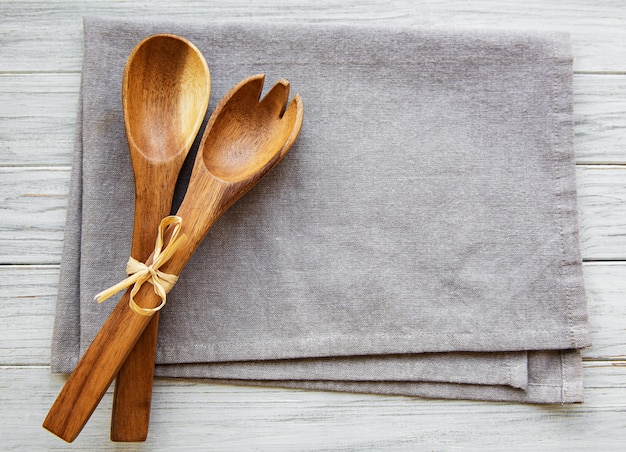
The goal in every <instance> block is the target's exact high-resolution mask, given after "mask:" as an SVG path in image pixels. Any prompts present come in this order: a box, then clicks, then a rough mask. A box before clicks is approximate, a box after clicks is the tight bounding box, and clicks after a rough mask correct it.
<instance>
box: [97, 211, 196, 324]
mask: <svg viewBox="0 0 626 452" xmlns="http://www.w3.org/2000/svg"><path fill="white" fill-rule="evenodd" d="M182 222H183V219H182V218H181V217H178V216H174V215H171V216H168V217H165V218H163V220H161V224H160V225H159V230H158V235H157V239H156V244H155V247H154V253H153V254H152V263H151V264H150V265H146V264H144V263H143V262H139V261H138V260H136V259H135V258H133V257H132V256H131V257H130V258H129V259H128V263H127V264H126V274H128V275H129V276H128V278H126V279H124V280H123V281H120V282H119V283H117V284H115V285H113V286H111V287H109V288H108V289H106V290H103V291H102V292H100V293H99V294H97V295H96V296H95V297H94V298H95V300H96V301H97V302H98V303H102V302H103V301H104V300H106V299H107V298H110V297H112V296H113V295H115V294H116V293H118V292H119V291H121V290H124V289H126V288H127V287H130V286H131V285H132V286H133V288H132V290H131V291H130V300H129V302H128V304H129V306H130V308H131V309H132V310H133V312H135V313H137V314H139V315H143V316H151V315H153V314H154V313H155V312H157V311H159V310H160V309H161V308H162V307H163V306H165V303H166V299H167V293H168V292H169V291H170V290H171V289H172V287H174V284H176V281H178V276H176V275H171V274H169V273H165V272H162V271H160V270H159V267H161V265H163V264H165V263H166V262H167V261H168V260H170V259H171V258H172V256H173V255H174V253H175V252H176V250H177V249H178V248H179V247H180V246H181V245H182V244H183V243H184V242H185V240H186V238H187V237H186V236H185V234H180V235H179V233H180V228H181V226H182ZM172 225H173V227H174V229H173V230H172V235H171V237H170V240H169V241H168V243H167V245H166V246H165V247H164V246H163V236H164V235H165V231H166V230H167V228H168V227H169V226H172ZM145 282H149V283H150V284H152V286H153V287H154V292H155V293H156V294H157V295H158V296H159V298H161V304H160V305H159V306H157V307H156V308H142V307H141V306H139V305H138V304H137V303H135V299H134V297H135V295H136V294H137V292H138V291H139V289H140V288H141V286H142V285H143V284H144V283H145Z"/></svg>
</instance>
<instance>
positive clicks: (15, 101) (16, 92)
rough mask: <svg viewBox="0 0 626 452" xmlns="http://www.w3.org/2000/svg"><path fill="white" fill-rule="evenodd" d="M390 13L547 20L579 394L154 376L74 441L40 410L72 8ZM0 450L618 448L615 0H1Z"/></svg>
mask: <svg viewBox="0 0 626 452" xmlns="http://www.w3.org/2000/svg"><path fill="white" fill-rule="evenodd" d="M85 14H88V15H96V14H101V15H109V16H111V15H112V16H124V17H131V16H140V17H155V18H165V19H167V18H172V17H178V18H190V19H194V18H197V17H202V16H204V17H212V18H220V17H222V18H241V19H243V20H251V19H254V20H265V21H278V22H281V21H289V20H296V19H297V20H302V21H344V20H345V21H356V22H360V23H368V22H378V21H381V20H383V19H384V20H391V21H395V22H398V23H404V24H419V25H422V26H428V27H450V26H456V27H459V26H463V27H465V26H471V27H481V28H503V27H504V28H532V29H558V30H564V31H568V32H570V33H571V36H572V43H573V49H574V55H575V64H574V68H575V75H574V91H575V97H574V101H575V121H576V125H575V149H576V154H577V161H578V173H577V175H578V190H579V192H578V193H579V204H580V227H581V246H582V251H583V255H584V259H585V265H584V270H585V278H586V284H587V294H588V301H589V313H590V317H591V325H592V334H593V336H592V337H593V341H594V346H593V347H592V348H591V349H589V350H586V351H585V353H584V357H585V396H586V402H585V403H584V404H582V405H578V406H571V407H570V406H563V407H560V406H550V407H538V406H526V405H516V404H506V403H482V402H463V401H460V402H459V401H441V400H423V399H413V398H404V397H380V396H370V395H351V394H339V393H325V392H305V391H293V390H278V389H257V388H242V387H230V386H219V385H210V384H206V383H204V382H201V381H190V380H182V381H174V380H157V382H156V388H155V394H154V402H153V414H152V422H151V431H150V435H149V439H148V441H147V442H146V443H144V444H115V443H111V442H110V441H109V437H108V430H109V416H110V405H111V394H110V393H109V394H107V396H105V399H104V400H103V402H102V403H101V405H100V407H99V409H98V410H97V411H96V413H95V414H94V416H93V417H92V418H91V420H90V422H89V423H88V425H87V427H86V428H85V430H84V431H83V433H82V434H81V435H80V436H79V438H78V439H77V440H76V442H74V443H73V444H72V445H67V444H65V443H63V442H62V441H61V440H59V439H57V438H56V437H54V436H52V435H51V434H49V433H48V432H47V431H45V430H44V429H43V428H41V423H42V421H43V419H44V417H45V415H46V413H47V410H48V408H49V407H50V405H51V403H52V402H53V400H54V398H55V397H56V395H57V394H58V392H59V390H60V388H61V386H62V385H63V383H64V378H62V377H60V376H55V375H52V374H51V373H50V369H49V362H50V358H49V353H50V352H49V350H50V337H51V334H52V324H53V316H54V309H55V297H56V287H57V278H58V272H59V261H60V255H61V246H62V241H63V223H64V218H65V209H66V204H67V194H68V184H69V176H70V157H71V151H72V141H73V131H74V126H75V115H76V107H77V103H78V88H79V83H80V68H81V56H82V16H83V15H85ZM0 199H1V203H0V231H1V233H0V278H1V281H2V283H1V284H2V291H1V295H0V449H1V450H13V449H21V450H29V451H35V450H52V449H65V448H67V449H77V450H189V449H201V450H211V449H217V450H242V449H243V450H246V449H255V450H329V449H330V450H336V449H341V450H361V449H375V450H398V449H399V450H407V449H409V450H415V449H419V450H422V449H427V450H442V449H443V450H446V449H458V448H467V449H480V450H484V449H511V448H519V449H530V450H537V449H540V450H554V449H563V450H576V449H581V450H592V449H593V450H624V449H625V448H626V334H625V332H626V297H625V296H624V293H625V289H626V2H624V1H620V0H614V1H610V0H595V1H593V2H589V1H587V0H568V1H560V0H520V1H506V0H491V1H489V0H484V1H480V2H466V1H449V2H445V1H436V0H430V1H423V2H413V1H410V0H406V1H399V0H396V1H386V2H385V1H375V0H369V1H357V0H351V1H344V2H341V1H339V0H315V1H307V0H304V1H297V0H283V1H280V0H263V1H254V2H253V1H252V0H220V1H213V2H210V1H207V2H201V1H186V2H180V3H176V2H174V1H172V0H163V1H136V2H130V1H121V0H120V1H114V0H107V1H100V2H96V1H93V2H88V1H78V0H65V1H61V0H55V1H19V0H0Z"/></svg>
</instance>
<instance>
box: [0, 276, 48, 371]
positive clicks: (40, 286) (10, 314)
mask: <svg viewBox="0 0 626 452" xmlns="http://www.w3.org/2000/svg"><path fill="white" fill-rule="evenodd" d="M0 279H1V280H2V281H3V284H2V291H0V331H2V334H0V365H20V366H23V365H46V364H49V363H50V340H51V338H52V326H53V324H54V312H55V304H56V297H57V288H58V281H59V267H58V265H57V266H28V265H26V266H21V265H9V266H0Z"/></svg>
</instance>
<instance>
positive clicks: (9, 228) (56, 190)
mask: <svg viewBox="0 0 626 452" xmlns="http://www.w3.org/2000/svg"><path fill="white" fill-rule="evenodd" d="M69 179H70V169H69V168H68V167H47V168H39V167H32V168H31V167H28V168H21V167H5V168H2V167H0V203H1V205H2V209H1V210H0V250H1V251H0V264H58V263H59V262H60V260H61V247H62V244H63V229H64V225H65V214H66V208H67V196H68V191H69Z"/></svg>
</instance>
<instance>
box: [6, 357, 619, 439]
mask: <svg viewBox="0 0 626 452" xmlns="http://www.w3.org/2000/svg"><path fill="white" fill-rule="evenodd" d="M584 375H585V381H586V388H585V397H586V400H585V403H584V404H582V405H576V406H558V405H554V406H547V407H537V406H529V405H520V404H517V405H516V404H509V403H481V402H459V401H445V400H426V399H416V398H410V397H393V396H391V397H390V396H371V395H359V394H342V393H331V392H315V391H310V392H308V391H294V390H280V389H269V388H268V389H259V388H251V387H236V386H227V385H213V384H207V383H204V382H201V381H195V380H166V379H161V380H157V381H156V382H155V388H154V401H153V404H154V412H153V415H152V429H151V434H150V436H149V438H148V440H147V441H146V442H145V443H144V444H142V445H141V446H138V445H133V444H119V443H111V442H109V440H108V425H109V413H110V407H111V399H112V397H111V396H112V394H111V392H110V391H109V392H108V393H107V394H106V395H105V397H104V399H103V402H102V404H101V406H100V408H99V409H98V410H97V411H96V412H95V413H94V416H93V418H92V420H91V422H90V423H89V424H87V426H86V427H85V429H84V431H83V432H82V434H81V435H80V436H79V437H78V438H77V440H76V441H75V442H74V443H73V444H72V446H71V447H70V446H68V445H64V444H63V443H60V442H59V440H58V438H55V437H53V436H52V435H50V434H49V433H48V432H46V431H45V430H43V429H41V428H40V427H39V426H38V423H37V422H35V420H38V418H39V417H40V415H41V413H42V412H45V410H46V409H47V403H46V402H47V401H48V400H50V398H51V397H54V394H56V393H57V392H58V390H59V389H60V387H61V385H62V384H63V382H64V379H63V378H62V377H59V376H51V375H50V374H49V369H47V368H46V367H19V366H14V367H6V368H0V386H2V387H3V389H4V390H3V391H2V392H0V404H1V406H2V410H1V411H0V425H1V427H0V428H1V429H2V445H3V448H4V449H5V450H12V449H26V450H89V451H105V450H115V451H121V450H150V451H171V450H203V451H206V450H223V451H226V450H237V451H238V450H258V451H277V450H298V451H309V450H310V451H320V450H342V451H343V450H349V451H358V450H385V451H387V450H459V449H460V450H502V448H503V445H505V446H504V447H505V448H506V450H581V451H582V450H598V449H596V448H594V446H596V447H599V448H600V449H601V450H608V451H612V450H615V451H617V450H622V449H621V448H622V446H623V443H624V441H625V440H626V429H625V428H624V426H625V424H624V422H625V421H624V414H623V413H624V410H625V409H626V404H625V402H624V401H625V400H626V367H624V366H615V365H614V363H612V362H593V363H587V365H586V366H585V370H584ZM24 388H28V389H29V390H28V391H24ZM24 446H27V447H24Z"/></svg>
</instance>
